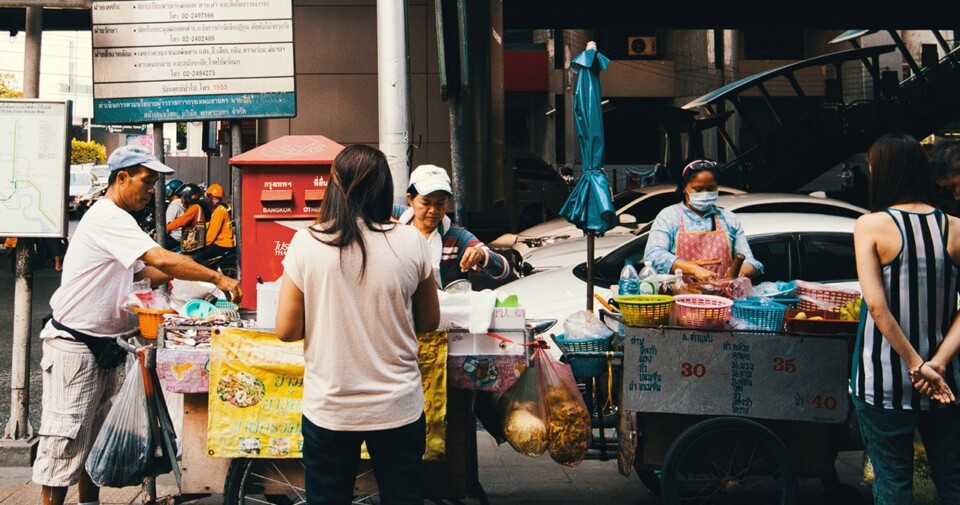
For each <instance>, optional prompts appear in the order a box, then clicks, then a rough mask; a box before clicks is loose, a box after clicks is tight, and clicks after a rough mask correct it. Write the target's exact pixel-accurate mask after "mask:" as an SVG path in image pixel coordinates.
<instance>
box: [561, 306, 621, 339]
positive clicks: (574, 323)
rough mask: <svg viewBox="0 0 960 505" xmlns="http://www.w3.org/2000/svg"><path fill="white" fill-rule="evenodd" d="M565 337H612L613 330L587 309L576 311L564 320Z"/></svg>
mask: <svg viewBox="0 0 960 505" xmlns="http://www.w3.org/2000/svg"><path fill="white" fill-rule="evenodd" d="M563 331H564V337H565V338H566V339H567V340H585V339H590V338H610V336H611V335H613V330H611V329H610V328H608V327H607V325H606V324H603V321H601V320H600V318H599V317H598V316H597V315H596V314H594V313H593V312H588V311H586V310H580V311H577V312H574V313H573V315H571V316H570V317H568V318H567V320H566V321H564V322H563Z"/></svg>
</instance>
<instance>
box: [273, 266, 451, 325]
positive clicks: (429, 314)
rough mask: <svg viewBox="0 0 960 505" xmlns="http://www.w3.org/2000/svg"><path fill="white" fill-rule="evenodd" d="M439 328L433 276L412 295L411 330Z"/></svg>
mask: <svg viewBox="0 0 960 505" xmlns="http://www.w3.org/2000/svg"><path fill="white" fill-rule="evenodd" d="M278 317H279V314H278ZM439 327H440V299H439V298H438V296H437V281H436V279H434V276H433V275H430V276H429V277H427V278H426V279H424V280H422V281H420V284H418V285H417V290H416V291H414V293H413V329H414V331H416V332H417V333H426V332H430V331H436V330H437V328H439Z"/></svg>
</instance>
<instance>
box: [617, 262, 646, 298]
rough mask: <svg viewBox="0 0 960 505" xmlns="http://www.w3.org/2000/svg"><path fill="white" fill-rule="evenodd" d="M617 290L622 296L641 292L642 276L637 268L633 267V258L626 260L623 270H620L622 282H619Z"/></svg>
mask: <svg viewBox="0 0 960 505" xmlns="http://www.w3.org/2000/svg"><path fill="white" fill-rule="evenodd" d="M617 292H618V293H620V296H626V295H638V294H640V276H639V275H638V274H637V269H636V268H633V260H629V259H628V260H626V262H625V264H624V265H623V270H621V271H620V282H619V283H618V284H617Z"/></svg>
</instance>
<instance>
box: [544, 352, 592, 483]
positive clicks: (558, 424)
mask: <svg viewBox="0 0 960 505" xmlns="http://www.w3.org/2000/svg"><path fill="white" fill-rule="evenodd" d="M533 359H534V366H533V368H532V369H529V370H531V371H533V372H536V374H537V375H538V377H539V381H538V382H539V385H540V395H541V396H542V397H543V406H544V409H545V410H546V420H547V450H548V451H550V457H551V458H553V460H554V461H556V462H557V463H560V464H561V465H565V466H569V467H575V466H577V465H579V464H580V462H581V461H583V458H585V457H586V456H587V449H589V448H590V443H591V442H592V441H593V428H592V426H591V425H590V413H589V412H588V411H587V406H586V404H585V403H584V402H583V396H581V395H580V390H579V389H578V388H577V381H576V379H574V378H573V371H571V370H570V366H569V365H565V364H561V363H559V362H557V360H556V359H554V358H553V356H551V355H550V352H549V351H547V350H545V349H540V348H538V349H537V350H536V352H535V353H534V355H533Z"/></svg>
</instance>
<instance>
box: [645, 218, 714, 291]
mask: <svg viewBox="0 0 960 505" xmlns="http://www.w3.org/2000/svg"><path fill="white" fill-rule="evenodd" d="M678 220H679V217H678V214H677V209H676V205H671V206H670V207H667V208H666V209H663V210H662V211H660V213H659V214H657V218H656V219H654V221H653V226H651V227H650V233H649V234H647V248H646V249H644V251H643V259H644V260H649V261H650V262H651V263H652V264H653V268H654V269H655V270H656V271H657V273H658V274H672V273H673V272H674V271H675V270H676V269H677V268H680V269H681V270H683V272H684V273H687V274H692V273H693V272H692V271H690V270H688V269H687V268H691V267H695V268H700V269H701V270H704V271H707V272H709V270H707V269H705V268H701V267H697V266H696V265H694V264H693V263H689V262H686V261H683V260H681V259H680V258H678V257H677V255H676V254H674V253H673V247H674V243H675V242H676V236H677V231H679V224H678ZM685 266H686V267H687V268H684V267H685Z"/></svg>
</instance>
